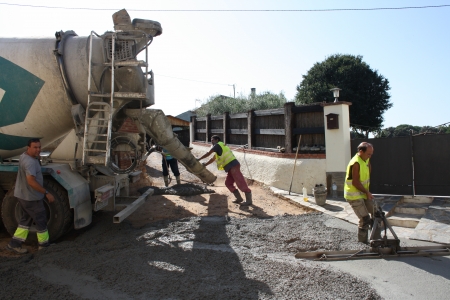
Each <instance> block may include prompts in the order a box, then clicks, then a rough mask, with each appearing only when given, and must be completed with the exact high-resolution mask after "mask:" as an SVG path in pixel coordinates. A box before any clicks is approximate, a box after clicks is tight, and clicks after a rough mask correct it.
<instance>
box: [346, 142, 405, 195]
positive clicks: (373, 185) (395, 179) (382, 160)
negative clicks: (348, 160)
mask: <svg viewBox="0 0 450 300" xmlns="http://www.w3.org/2000/svg"><path fill="white" fill-rule="evenodd" d="M361 142H369V143H371V144H372V145H373V148H374V154H373V156H372V158H371V159H370V163H371V165H372V173H371V176H370V191H371V192H372V193H375V194H394V195H412V194H413V170H412V153H411V140H410V137H397V138H378V139H369V140H367V139H355V140H352V141H351V151H352V157H353V156H354V155H355V154H356V153H357V147H358V145H359V144H360V143H361Z"/></svg>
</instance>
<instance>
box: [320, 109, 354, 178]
mask: <svg viewBox="0 0 450 300" xmlns="http://www.w3.org/2000/svg"><path fill="white" fill-rule="evenodd" d="M349 105H350V103H348V102H336V103H327V104H325V105H324V114H323V115H324V116H323V117H324V119H325V144H326V156H327V159H326V161H327V166H326V172H346V168H347V164H348V162H349V161H350V152H351V151H350V150H351V149H350V115H349ZM330 113H333V114H337V115H339V129H327V117H326V116H327V115H328V114H330Z"/></svg>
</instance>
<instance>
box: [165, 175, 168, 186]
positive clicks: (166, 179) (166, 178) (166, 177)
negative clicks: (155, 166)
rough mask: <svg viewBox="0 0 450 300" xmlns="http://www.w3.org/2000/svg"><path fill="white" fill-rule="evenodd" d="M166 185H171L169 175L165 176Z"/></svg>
mask: <svg viewBox="0 0 450 300" xmlns="http://www.w3.org/2000/svg"><path fill="white" fill-rule="evenodd" d="M164 185H165V186H166V187H167V186H169V176H164Z"/></svg>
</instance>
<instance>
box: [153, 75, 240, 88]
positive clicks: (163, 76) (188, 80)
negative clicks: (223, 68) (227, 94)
mask: <svg viewBox="0 0 450 300" xmlns="http://www.w3.org/2000/svg"><path fill="white" fill-rule="evenodd" d="M155 75H157V76H162V77H168V78H174V79H179V80H187V81H195V82H202V83H208V84H217V85H227V86H232V84H227V83H218V82H208V81H201V80H195V79H187V78H180V77H173V76H167V75H161V74H156V73H155Z"/></svg>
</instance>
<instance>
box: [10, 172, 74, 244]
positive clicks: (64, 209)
mask: <svg viewBox="0 0 450 300" xmlns="http://www.w3.org/2000/svg"><path fill="white" fill-rule="evenodd" d="M44 187H45V189H46V190H48V191H49V192H50V193H51V194H52V195H53V196H54V197H55V201H54V202H53V203H49V202H48V200H47V198H45V199H44V206H45V210H46V211H47V219H48V223H47V228H48V233H49V236H50V242H52V241H55V240H57V239H58V238H60V237H61V236H62V235H64V234H65V233H66V232H67V231H69V230H70V229H71V228H72V226H73V214H72V211H71V210H70V206H69V198H68V196H67V192H66V190H65V189H64V188H63V187H61V186H60V185H59V184H58V183H57V182H56V181H54V180H53V179H47V178H45V179H44ZM21 216H22V210H21V208H20V204H19V202H18V201H17V198H16V197H14V189H11V190H10V191H9V192H8V193H7V194H6V196H5V198H4V199H3V203H2V219H3V224H4V225H5V228H6V230H7V231H8V233H9V234H10V235H11V236H13V235H14V232H15V231H16V229H17V225H18V224H19V221H20V218H21ZM36 231H37V230H36V227H35V225H34V224H32V225H31V227H30V232H29V234H28V238H27V241H31V242H37V236H36Z"/></svg>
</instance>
